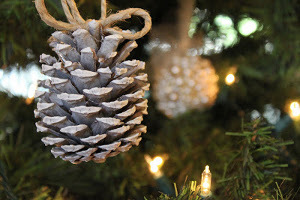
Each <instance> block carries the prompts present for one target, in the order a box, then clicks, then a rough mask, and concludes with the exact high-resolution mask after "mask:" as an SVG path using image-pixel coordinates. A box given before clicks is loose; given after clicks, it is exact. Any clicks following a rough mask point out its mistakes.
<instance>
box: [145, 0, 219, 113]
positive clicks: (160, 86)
mask: <svg viewBox="0 0 300 200" xmlns="http://www.w3.org/2000/svg"><path fill="white" fill-rule="evenodd" d="M194 3H195V2H194V0H180V1H179V4H180V6H179V13H178V15H179V19H178V25H177V26H174V25H172V26H170V25H164V27H156V28H154V29H153V31H152V38H153V39H152V41H150V43H149V44H148V48H147V49H148V50H150V51H151V65H152V66H153V69H154V70H153V71H154V76H153V96H154V98H155V100H156V101H157V107H158V109H159V110H161V111H162V112H163V113H164V114H165V115H166V116H168V117H170V118H172V117H176V116H178V115H180V114H183V113H185V112H186V111H188V110H193V109H196V110H204V109H206V108H209V107H210V106H212V105H213V104H214V102H215V100H216V98H217V94H218V91H219V88H218V79H219V78H218V75H217V74H216V72H215V69H214V67H213V65H212V63H211V62H210V61H209V60H208V59H205V58H203V57H201V56H200V55H197V54H196V53H195V52H194V51H191V49H192V47H193V48H197V47H199V46H201V45H203V44H202V37H201V38H198V37H194V38H192V39H191V38H190V37H189V36H188V31H189V27H190V22H191V18H192V14H193V10H194ZM174 33H178V35H175V34H174Z"/></svg>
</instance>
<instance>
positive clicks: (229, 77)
mask: <svg viewBox="0 0 300 200" xmlns="http://www.w3.org/2000/svg"><path fill="white" fill-rule="evenodd" d="M225 82H226V84H227V85H231V84H233V83H234V82H235V76H234V75H233V74H228V75H227V76H226V78H225Z"/></svg>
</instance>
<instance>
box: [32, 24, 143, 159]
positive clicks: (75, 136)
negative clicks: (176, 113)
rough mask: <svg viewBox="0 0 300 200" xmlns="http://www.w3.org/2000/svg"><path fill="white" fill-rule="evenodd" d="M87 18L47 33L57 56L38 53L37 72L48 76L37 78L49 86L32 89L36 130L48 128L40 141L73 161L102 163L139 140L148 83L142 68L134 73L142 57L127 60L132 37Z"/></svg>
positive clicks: (57, 154) (132, 43) (41, 84)
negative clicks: (83, 24)
mask: <svg viewBox="0 0 300 200" xmlns="http://www.w3.org/2000/svg"><path fill="white" fill-rule="evenodd" d="M42 19H43V18H42ZM44 21H45V20H44ZM86 24H87V27H88V28H87V29H84V28H78V29H76V30H75V31H72V30H71V31H70V30H69V31H56V32H54V33H53V34H52V37H51V38H50V39H49V41H50V47H52V49H53V51H54V52H55V53H56V54H57V56H58V59H57V58H55V57H52V56H50V55H45V54H42V55H41V56H40V62H41V63H42V73H43V74H45V75H47V76H49V77H50V78H49V79H46V80H41V81H39V83H38V86H39V87H41V88H46V89H47V90H48V91H45V90H37V91H36V95H35V97H36V98H38V99H39V101H38V103H37V109H36V110H35V111H34V114H35V117H36V118H39V119H40V121H38V122H37V123H36V127H37V131H38V132H43V133H50V135H48V136H46V137H43V138H42V142H43V143H44V144H45V145H46V146H48V145H50V146H53V147H52V149H51V153H52V154H53V155H54V156H55V157H60V158H61V159H63V160H65V161H70V162H71V163H73V164H78V163H81V162H82V161H84V162H88V161H91V160H93V161H94V162H96V163H103V162H105V160H106V159H107V158H108V157H113V156H116V155H118V154H119V153H120V152H126V151H128V150H129V149H130V148H131V147H132V146H137V145H139V143H140V141H141V139H142V138H141V134H142V133H146V126H144V125H141V122H142V120H143V115H144V114H147V99H143V97H144V94H145V91H147V90H149V83H148V80H147V74H145V73H138V71H140V70H143V69H144V68H145V63H144V62H142V61H139V60H126V58H127V57H128V56H129V54H130V52H131V51H132V50H133V49H134V48H136V47H137V43H136V42H135V41H134V40H130V41H128V40H126V39H127V38H125V37H123V36H122V34H118V33H113V34H110V33H107V32H105V31H104V29H103V27H102V25H101V22H99V21H96V20H92V21H89V22H88V23H86ZM124 33H127V32H126V31H125V32H124Z"/></svg>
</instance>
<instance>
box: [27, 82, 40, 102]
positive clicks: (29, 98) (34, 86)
mask: <svg viewBox="0 0 300 200" xmlns="http://www.w3.org/2000/svg"><path fill="white" fill-rule="evenodd" d="M36 89H37V82H35V83H32V84H31V85H30V86H29V89H28V94H27V98H26V100H25V103H26V104H27V105H29V104H31V103H32V102H33V100H34V95H35V91H36Z"/></svg>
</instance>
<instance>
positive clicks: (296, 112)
mask: <svg viewBox="0 0 300 200" xmlns="http://www.w3.org/2000/svg"><path fill="white" fill-rule="evenodd" d="M290 114H291V117H292V118H296V117H299V116H300V105H299V103H298V102H297V101H294V102H292V103H291V105H290Z"/></svg>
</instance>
